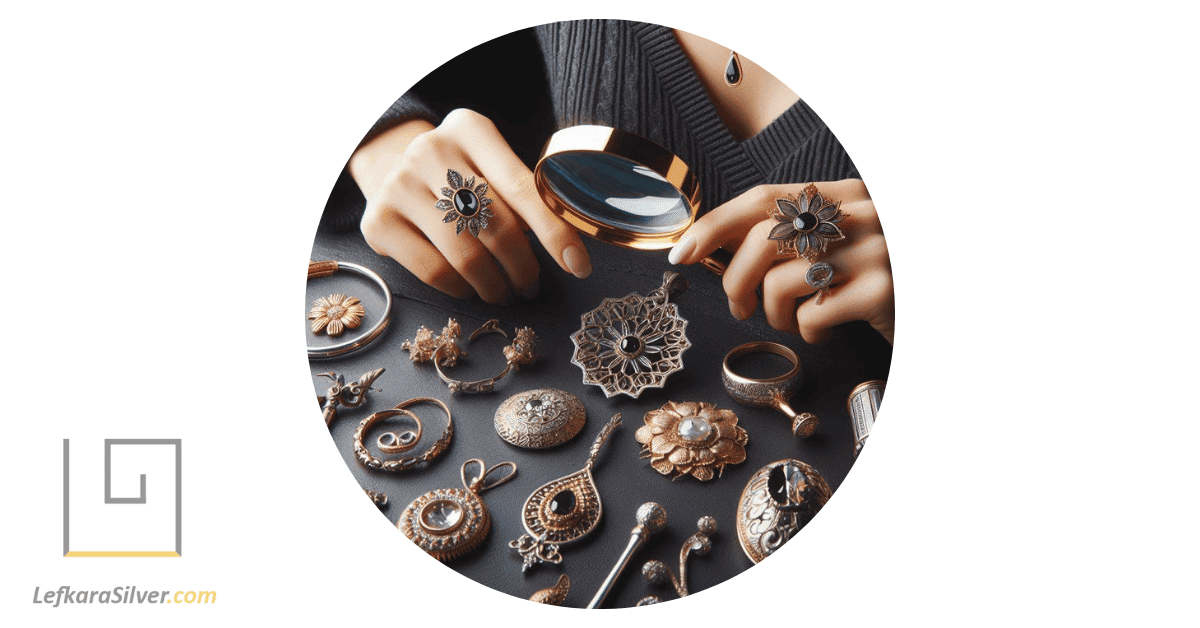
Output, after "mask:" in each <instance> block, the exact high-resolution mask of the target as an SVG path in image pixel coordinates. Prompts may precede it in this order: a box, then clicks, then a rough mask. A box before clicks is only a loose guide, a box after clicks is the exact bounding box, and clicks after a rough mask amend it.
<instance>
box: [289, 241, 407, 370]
mask: <svg viewBox="0 0 1200 628" xmlns="http://www.w3.org/2000/svg"><path fill="white" fill-rule="evenodd" d="M340 270H346V271H350V272H352V273H355V274H357V275H362V276H363V277H366V278H367V279H370V280H371V281H373V282H374V283H375V285H377V286H379V289H380V290H383V296H384V299H385V302H384V306H383V313H382V314H381V315H380V316H379V320H378V321H377V322H376V323H375V324H374V325H372V326H371V328H370V329H368V330H367V331H365V332H363V333H361V334H359V335H358V336H355V337H354V338H350V339H348V340H343V341H342V342H339V343H337V344H333V345H328V346H324V347H314V346H312V345H308V359H310V360H328V359H330V358H337V357H341V356H344V355H348V354H351V353H354V352H355V351H358V350H359V349H362V348H363V347H366V346H367V345H369V344H371V342H372V341H374V340H375V339H376V338H378V337H379V336H380V335H382V334H383V332H384V330H385V329H387V326H388V321H390V320H391V318H392V290H391V289H390V288H388V285H387V283H386V282H384V280H383V277H380V276H379V274H378V273H376V272H375V271H373V270H371V269H370V268H367V267H365V266H359V265H358V264H352V263H350V262H335V261H332V260H330V261H323V262H309V263H308V278H309V279H312V278H314V277H328V276H330V275H332V274H334V273H336V272H338V271H340Z"/></svg>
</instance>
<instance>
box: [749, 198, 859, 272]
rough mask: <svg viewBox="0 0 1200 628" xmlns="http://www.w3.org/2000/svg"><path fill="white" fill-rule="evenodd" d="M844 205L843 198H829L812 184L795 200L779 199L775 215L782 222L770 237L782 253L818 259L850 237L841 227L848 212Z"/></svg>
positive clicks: (776, 202) (772, 215) (776, 201)
mask: <svg viewBox="0 0 1200 628" xmlns="http://www.w3.org/2000/svg"><path fill="white" fill-rule="evenodd" d="M841 206H842V202H841V201H836V202H831V201H829V200H828V199H826V198H825V197H824V196H822V195H821V193H820V192H818V191H817V186H815V185H811V184H810V185H809V186H808V187H806V188H804V191H803V192H801V193H800V194H799V195H798V196H797V197H796V200H794V201H792V200H788V199H786V198H778V199H775V207H773V208H771V217H772V218H774V219H775V220H778V221H779V224H777V225H775V227H774V228H772V229H771V233H770V234H769V235H768V236H767V238H768V239H771V240H774V241H775V246H776V250H777V251H778V252H779V254H780V255H783V254H787V253H791V254H793V255H795V256H797V257H803V258H804V259H806V260H808V261H810V262H815V261H816V260H817V257H818V256H819V255H821V254H822V253H824V252H825V247H826V246H828V245H829V243H831V242H837V241H838V240H844V239H845V238H846V236H845V235H844V234H843V233H842V230H841V229H839V228H838V226H837V223H839V222H841V221H842V219H843V218H845V217H846V216H847V215H848V214H846V213H844V212H843V211H842V210H841Z"/></svg>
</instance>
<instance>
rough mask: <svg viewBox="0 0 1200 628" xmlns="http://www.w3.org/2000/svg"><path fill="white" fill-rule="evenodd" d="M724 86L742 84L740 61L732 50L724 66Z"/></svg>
mask: <svg viewBox="0 0 1200 628" xmlns="http://www.w3.org/2000/svg"><path fill="white" fill-rule="evenodd" d="M725 84H726V85H728V86H730V87H737V86H738V85H741V84H742V59H741V57H739V56H738V53H736V52H734V51H732V50H730V51H729V62H728V63H726V64H725Z"/></svg>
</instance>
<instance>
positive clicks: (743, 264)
mask: <svg viewBox="0 0 1200 628" xmlns="http://www.w3.org/2000/svg"><path fill="white" fill-rule="evenodd" d="M773 223H774V221H771V220H764V221H761V222H759V223H758V224H757V225H755V227H754V228H753V229H751V230H750V232H749V233H748V234H746V239H745V241H743V242H742V245H741V246H739V247H738V250H737V253H736V254H735V255H734V256H733V260H732V261H730V262H729V268H727V269H726V270H725V275H724V276H723V277H722V278H721V284H722V286H724V288H725V295H726V296H728V297H729V311H730V313H731V314H733V317H734V318H736V319H738V320H746V319H747V318H749V317H750V315H751V314H753V313H754V308H755V307H757V306H758V296H757V295H756V294H755V289H757V288H758V285H759V284H760V283H762V281H763V277H764V276H766V274H767V271H768V270H770V268H771V266H772V265H774V264H775V262H776V261H778V260H779V258H780V256H779V252H778V250H777V249H776V245H775V241H774V240H768V239H767V235H768V234H769V233H770V232H771V227H772V226H773Z"/></svg>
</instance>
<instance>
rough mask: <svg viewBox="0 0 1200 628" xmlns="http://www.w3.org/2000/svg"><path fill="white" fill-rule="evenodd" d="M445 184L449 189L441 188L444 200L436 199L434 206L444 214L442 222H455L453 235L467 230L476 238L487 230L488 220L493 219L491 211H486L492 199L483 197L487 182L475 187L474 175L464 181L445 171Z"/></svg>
mask: <svg viewBox="0 0 1200 628" xmlns="http://www.w3.org/2000/svg"><path fill="white" fill-rule="evenodd" d="M446 182H447V183H449V184H450V187H445V188H442V196H445V197H446V198H441V199H438V202H437V203H436V204H435V205H434V207H435V208H437V209H438V211H444V212H446V215H444V216H442V222H454V221H456V220H457V221H458V223H457V224H456V225H455V227H454V234H455V235H458V234H461V233H462V232H463V229H467V230H468V231H470V232H471V235H473V236H475V237H477V238H478V237H479V232H480V231H483V230H484V229H487V226H488V220H489V219H491V218H494V217H495V214H493V213H492V210H490V209H488V205H491V204H492V199H490V198H488V197H487V196H485V195H486V194H487V192H488V184H487V182H486V181H480V182H479V185H475V176H474V175H472V176H471V177H470V178H468V179H465V180H464V179H463V176H462V175H461V174H459V173H458V172H457V171H455V170H450V169H447V170H446Z"/></svg>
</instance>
